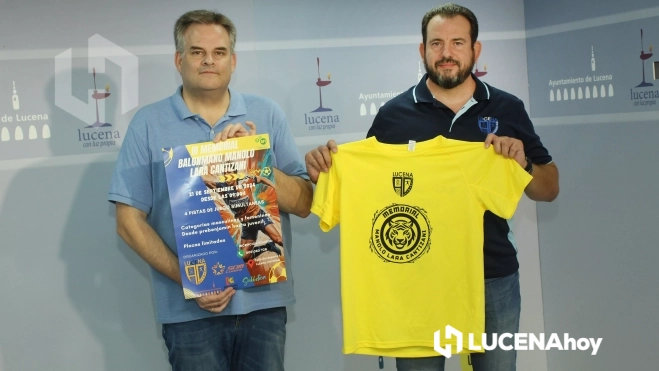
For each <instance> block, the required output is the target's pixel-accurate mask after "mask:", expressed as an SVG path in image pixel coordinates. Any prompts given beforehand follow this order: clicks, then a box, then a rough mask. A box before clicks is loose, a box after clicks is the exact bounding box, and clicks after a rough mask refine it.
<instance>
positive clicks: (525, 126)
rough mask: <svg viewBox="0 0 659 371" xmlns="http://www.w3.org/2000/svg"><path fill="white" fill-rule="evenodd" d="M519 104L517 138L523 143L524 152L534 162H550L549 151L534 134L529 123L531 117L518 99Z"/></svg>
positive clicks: (542, 163) (541, 163) (533, 129)
mask: <svg viewBox="0 0 659 371" xmlns="http://www.w3.org/2000/svg"><path fill="white" fill-rule="evenodd" d="M519 104H520V105H521V107H520V109H519V110H520V113H519V118H518V119H517V136H518V138H517V139H519V140H521V141H522V143H524V153H525V154H526V156H527V157H528V158H530V159H531V162H533V163H535V164H540V165H544V164H548V163H550V162H552V157H551V155H549V151H548V150H547V148H545V146H544V145H543V144H542V142H541V141H540V137H539V136H538V134H536V132H535V128H534V127H533V123H531V119H530V118H529V115H528V113H526V110H525V109H524V103H523V102H522V101H519Z"/></svg>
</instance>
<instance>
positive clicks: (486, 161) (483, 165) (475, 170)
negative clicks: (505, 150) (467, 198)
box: [461, 146, 533, 219]
mask: <svg viewBox="0 0 659 371" xmlns="http://www.w3.org/2000/svg"><path fill="white" fill-rule="evenodd" d="M474 153H475V154H476V155H475V156H469V157H468V160H467V161H463V162H462V164H461V166H462V170H463V173H464V174H465V177H466V178H467V183H468V184H469V189H470V191H471V193H472V195H473V196H474V198H475V200H476V202H478V203H479V204H481V206H482V207H483V209H485V210H490V211H491V212H492V213H494V214H495V215H497V216H499V217H501V218H504V219H510V218H512V216H513V214H515V210H516V209H517V204H518V203H519V200H520V199H521V197H522V194H523V193H524V189H525V188H526V186H527V185H528V184H529V182H530V181H531V179H533V177H532V176H531V175H529V173H527V172H526V171H524V169H523V168H522V167H521V166H519V164H518V163H517V162H516V161H515V160H514V159H511V158H504V157H503V156H501V155H498V154H496V153H495V152H494V147H492V146H490V148H488V149H484V148H482V147H481V148H477V149H475V151H474Z"/></svg>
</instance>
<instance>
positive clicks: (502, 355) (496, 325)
mask: <svg viewBox="0 0 659 371" xmlns="http://www.w3.org/2000/svg"><path fill="white" fill-rule="evenodd" d="M521 302H522V300H521V297H520V294H519V272H515V273H513V274H511V275H510V276H506V277H501V278H488V279H486V280H485V332H486V333H487V334H488V339H490V341H491V339H492V337H491V336H492V335H491V334H493V333H496V334H502V333H511V334H514V333H516V332H517V331H518V330H519V313H520V308H521ZM470 357H471V364H472V366H473V368H474V371H515V367H516V361H517V353H516V352H515V350H509V351H506V350H503V349H500V348H499V347H496V348H495V349H494V350H490V351H487V352H485V353H473V354H471V355H470ZM445 360H446V359H445V358H444V357H442V356H437V357H428V358H396V369H397V370H398V371H444V361H445Z"/></svg>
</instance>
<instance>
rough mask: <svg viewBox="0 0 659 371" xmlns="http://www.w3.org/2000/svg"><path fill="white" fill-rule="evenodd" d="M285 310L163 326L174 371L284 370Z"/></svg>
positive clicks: (269, 310)
mask: <svg viewBox="0 0 659 371" xmlns="http://www.w3.org/2000/svg"><path fill="white" fill-rule="evenodd" d="M286 320H287V316H286V308H285V307H280V308H272V309H264V310H258V311H254V312H251V313H248V314H245V315H240V316H216V317H210V318H204V319H200V320H196V321H190V322H181V323H169V324H163V326H162V336H163V338H164V339H165V343H166V344H167V349H169V363H170V364H171V365H172V370H173V371H229V370H230V371H283V370H284V343H285V341H286Z"/></svg>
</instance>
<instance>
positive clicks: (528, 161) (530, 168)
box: [524, 157, 533, 174]
mask: <svg viewBox="0 0 659 371" xmlns="http://www.w3.org/2000/svg"><path fill="white" fill-rule="evenodd" d="M524 171H526V172H527V173H529V174H533V162H531V159H530V158H528V157H527V158H526V167H525V168H524Z"/></svg>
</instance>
